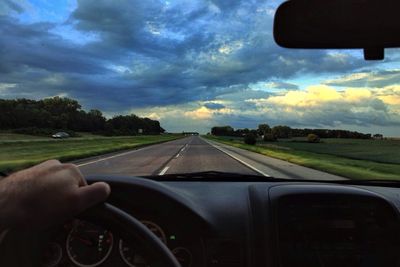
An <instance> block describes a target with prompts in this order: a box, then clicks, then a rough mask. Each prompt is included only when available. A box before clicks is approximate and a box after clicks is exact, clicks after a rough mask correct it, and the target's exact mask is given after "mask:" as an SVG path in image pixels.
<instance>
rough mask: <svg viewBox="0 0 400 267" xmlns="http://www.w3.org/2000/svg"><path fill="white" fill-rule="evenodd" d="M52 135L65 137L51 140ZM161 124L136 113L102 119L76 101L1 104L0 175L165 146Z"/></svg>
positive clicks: (4, 101)
mask: <svg viewBox="0 0 400 267" xmlns="http://www.w3.org/2000/svg"><path fill="white" fill-rule="evenodd" d="M57 132H65V133H68V135H69V137H70V138H67V139H62V140H55V139H52V138H51V136H52V135H53V134H55V133H57ZM164 132H165V131H164V129H163V128H162V127H161V125H160V122H159V121H156V120H152V119H149V118H140V117H138V116H136V115H135V114H129V115H116V116H114V117H112V118H106V117H105V116H104V115H103V113H102V112H101V111H100V110H97V109H92V110H90V111H85V110H83V109H82V107H81V105H80V104H79V103H78V101H76V100H74V99H70V98H62V97H52V98H46V99H42V100H31V99H11V100H9V99H0V171H2V172H6V173H7V172H11V171H15V170H18V169H21V168H25V167H29V166H31V165H34V164H37V163H39V162H42V161H45V160H48V159H54V158H55V159H59V160H60V161H71V160H76V159H81V158H86V157H91V156H97V155H101V154H105V153H109V152H114V151H119V150H125V149H133V148H137V147H141V146H145V145H150V144H155V143H160V142H165V141H170V140H173V139H176V138H180V137H181V135H171V134H168V135H166V134H163V133H164Z"/></svg>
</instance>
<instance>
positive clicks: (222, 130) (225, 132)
mask: <svg viewBox="0 0 400 267" xmlns="http://www.w3.org/2000/svg"><path fill="white" fill-rule="evenodd" d="M211 134H212V135H217V136H232V135H234V129H233V128H232V127H231V126H215V127H213V128H212V129H211Z"/></svg>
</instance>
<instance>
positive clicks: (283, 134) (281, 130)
mask: <svg viewBox="0 0 400 267" xmlns="http://www.w3.org/2000/svg"><path fill="white" fill-rule="evenodd" d="M271 133H272V134H273V135H274V136H275V137H276V138H289V137H291V136H292V128H290V127H289V126H283V125H278V126H275V127H273V128H272V130H271Z"/></svg>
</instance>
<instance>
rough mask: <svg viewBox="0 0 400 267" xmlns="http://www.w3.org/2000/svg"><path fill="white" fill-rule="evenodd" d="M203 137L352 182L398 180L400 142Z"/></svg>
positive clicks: (399, 178) (399, 177)
mask: <svg viewBox="0 0 400 267" xmlns="http://www.w3.org/2000/svg"><path fill="white" fill-rule="evenodd" d="M206 137H207V138H209V139H211V140H215V141H218V142H222V143H225V144H228V145H232V146H235V147H239V148H243V149H247V150H250V151H253V152H257V153H260V154H263V155H266V156H270V157H274V158H278V159H282V160H286V161H289V162H292V163H295V164H299V165H302V166H306V167H310V168H314V169H317V170H322V171H325V172H329V173H332V174H337V175H340V176H344V177H347V178H351V179H396V180H400V140H355V139H323V140H322V143H319V144H310V143H306V142H299V140H296V141H297V142H293V140H292V141H290V140H280V141H279V142H273V143H265V142H259V143H258V144H257V145H256V146H250V145H246V144H244V143H243V141H242V140H241V139H240V138H232V137H215V136H206Z"/></svg>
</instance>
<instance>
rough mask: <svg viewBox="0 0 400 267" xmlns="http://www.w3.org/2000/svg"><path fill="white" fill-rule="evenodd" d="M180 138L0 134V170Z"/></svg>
mask: <svg viewBox="0 0 400 267" xmlns="http://www.w3.org/2000/svg"><path fill="white" fill-rule="evenodd" d="M180 137H181V136H180V135H154V136H134V137H132V136H130V137H128V136H126V137H103V136H96V135H83V136H82V137H77V138H69V139H62V140H54V139H51V138H43V137H35V136H26V135H15V134H8V133H0V171H2V172H10V171H15V170H18V169H21V168H25V167H28V166H32V165H34V164H37V163H39V162H42V161H45V160H48V159H54V158H55V159H58V160H60V161H70V160H75V159H80V158H86V157H90V156H96V155H101V154H105V153H109V152H113V151H119V150H125V149H131V148H137V147H141V146H145V145H149V144H155V143H160V142H165V141H170V140H173V139H177V138H180Z"/></svg>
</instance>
